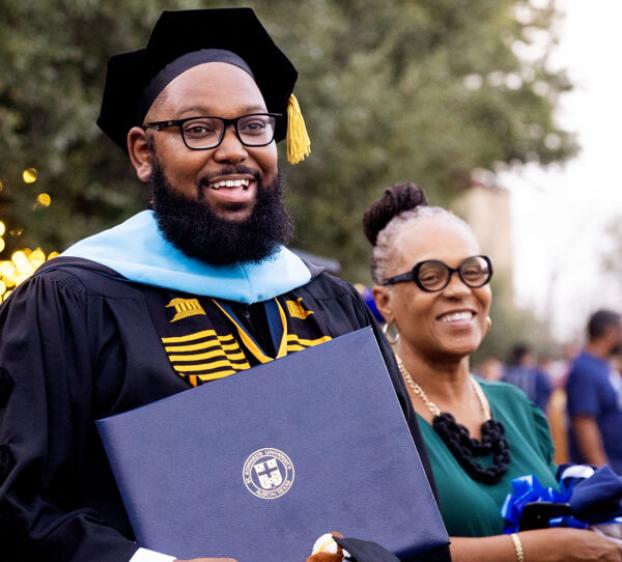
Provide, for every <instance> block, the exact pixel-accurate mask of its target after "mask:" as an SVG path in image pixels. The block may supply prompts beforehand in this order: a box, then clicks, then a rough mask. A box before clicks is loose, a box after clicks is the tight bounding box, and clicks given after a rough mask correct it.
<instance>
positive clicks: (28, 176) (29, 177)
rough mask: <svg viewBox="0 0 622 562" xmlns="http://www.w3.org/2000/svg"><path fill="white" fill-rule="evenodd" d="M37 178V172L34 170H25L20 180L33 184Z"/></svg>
mask: <svg viewBox="0 0 622 562" xmlns="http://www.w3.org/2000/svg"><path fill="white" fill-rule="evenodd" d="M38 176H39V172H37V169H36V168H26V169H25V170H24V171H23V172H22V179H23V180H24V183H35V182H36V181H37V177H38Z"/></svg>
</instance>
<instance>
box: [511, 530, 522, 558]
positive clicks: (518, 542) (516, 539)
mask: <svg viewBox="0 0 622 562" xmlns="http://www.w3.org/2000/svg"><path fill="white" fill-rule="evenodd" d="M510 536H511V537H512V542H513V543H514V550H515V551H516V561H517V562H525V551H524V550H523V542H522V541H521V540H520V537H519V536H518V534H517V533H512V534H511V535H510Z"/></svg>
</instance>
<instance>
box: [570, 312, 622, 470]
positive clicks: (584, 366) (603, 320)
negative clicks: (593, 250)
mask: <svg viewBox="0 0 622 562" xmlns="http://www.w3.org/2000/svg"><path fill="white" fill-rule="evenodd" d="M587 334H588V343H587V345H586V346H585V349H584V350H583V352H582V353H581V354H579V356H578V357H577V358H576V359H575V361H574V363H573V365H572V367H571V369H570V373H569V375H568V380H567V382H566V393H567V397H568V416H569V418H570V431H569V446H570V456H571V459H572V461H573V462H578V463H587V464H592V465H597V466H600V465H603V464H609V465H610V466H611V467H612V468H613V470H615V471H616V472H617V473H618V474H622V378H621V377H620V373H618V372H617V371H616V370H615V369H613V366H612V364H611V357H612V356H614V355H616V354H617V353H619V352H620V351H621V350H622V319H621V318H620V315H619V314H618V313H616V312H613V311H611V310H599V311H597V312H595V313H594V314H592V316H591V317H590V319H589V322H588V325H587Z"/></svg>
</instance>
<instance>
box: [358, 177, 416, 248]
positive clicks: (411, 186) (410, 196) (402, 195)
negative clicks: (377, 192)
mask: <svg viewBox="0 0 622 562" xmlns="http://www.w3.org/2000/svg"><path fill="white" fill-rule="evenodd" d="M427 205H428V200H427V198H426V196H425V193H424V192H423V189H421V188H420V187H419V186H418V185H417V184H416V183H413V182H404V183H396V184H395V185H392V186H391V187H388V188H387V189H385V190H384V194H383V195H382V197H381V198H380V199H377V200H376V201H374V202H373V203H372V204H371V205H370V206H369V207H367V210H366V211H365V214H364V215H363V231H364V232H365V236H367V240H369V242H370V244H371V245H372V246H375V245H376V243H377V240H378V234H379V233H380V232H381V231H382V230H383V229H384V228H385V227H386V226H387V225H388V224H389V223H390V222H391V221H392V220H393V219H394V218H395V217H397V216H399V215H401V214H402V213H404V212H406V211H410V210H411V209H416V208H417V207H420V206H424V207H425V206H427Z"/></svg>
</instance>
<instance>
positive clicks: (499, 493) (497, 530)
mask: <svg viewBox="0 0 622 562" xmlns="http://www.w3.org/2000/svg"><path fill="white" fill-rule="evenodd" d="M478 382H479V383H480V385H481V387H482V390H483V391H484V394H485V395H486V398H488V402H489V404H490V408H491V413H492V417H493V418H494V419H495V420H498V421H500V422H502V423H503V425H504V427H505V432H506V437H507V440H508V444H509V447H510V467H509V470H508V471H507V472H506V473H505V475H504V476H503V478H502V479H501V480H500V481H499V482H497V483H496V484H493V485H490V484H484V483H482V482H478V481H477V480H473V479H472V478H471V477H469V475H468V474H467V473H466V472H465V471H464V470H463V469H462V467H461V466H460V465H459V464H458V462H457V461H456V459H455V457H454V456H453V455H452V454H451V452H450V451H449V449H448V448H447V446H446V445H445V443H444V442H443V441H442V439H441V438H440V436H439V435H438V434H437V433H436V431H434V429H432V426H431V425H430V424H429V423H427V422H426V421H425V420H424V419H423V418H422V417H421V416H418V417H419V426H420V427H421V432H422V433H423V439H424V441H425V444H426V447H427V449H428V455H429V457H430V462H431V464H432V472H433V473H434V480H435V481H436V487H437V489H438V496H439V505H440V509H441V513H442V515H443V520H444V521H445V525H446V526H447V530H448V532H449V535H450V536H455V537H483V536H489V535H498V534H501V533H502V531H503V518H502V516H501V506H502V505H503V502H504V500H505V497H506V495H507V494H508V493H509V492H511V488H512V486H511V482H512V479H513V478H517V477H518V476H524V475H526V474H534V475H535V476H536V477H537V478H538V480H539V481H540V483H541V484H542V485H543V486H545V487H548V486H556V481H555V465H554V464H553V443H552V441H551V435H550V433H549V427H548V423H547V420H546V417H545V416H544V414H543V412H542V410H540V409H539V408H538V407H537V406H535V405H534V404H532V403H531V402H530V401H529V399H528V398H527V396H526V395H525V394H524V393H523V392H522V391H521V390H519V389H518V388H516V387H515V386H512V385H510V384H506V383H501V382H487V381H482V380H480V379H478ZM490 460H491V455H487V456H482V457H478V458H477V461H478V462H480V463H481V464H482V465H484V466H486V465H487V464H490ZM486 461H488V463H487V462H486Z"/></svg>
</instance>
